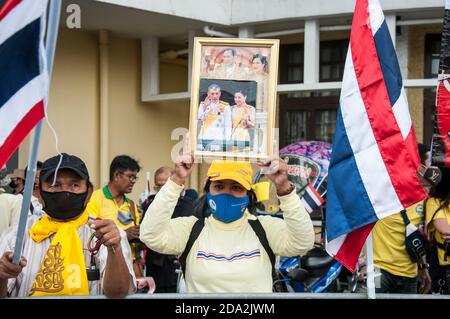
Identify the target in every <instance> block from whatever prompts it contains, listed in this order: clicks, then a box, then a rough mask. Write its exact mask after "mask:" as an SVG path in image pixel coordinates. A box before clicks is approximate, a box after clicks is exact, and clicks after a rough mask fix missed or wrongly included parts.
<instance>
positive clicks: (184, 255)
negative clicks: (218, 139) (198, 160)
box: [141, 155, 314, 293]
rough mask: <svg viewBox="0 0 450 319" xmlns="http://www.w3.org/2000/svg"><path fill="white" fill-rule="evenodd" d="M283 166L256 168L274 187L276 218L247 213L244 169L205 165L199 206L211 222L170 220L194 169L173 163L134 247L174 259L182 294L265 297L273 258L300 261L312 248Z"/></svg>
mask: <svg viewBox="0 0 450 319" xmlns="http://www.w3.org/2000/svg"><path fill="white" fill-rule="evenodd" d="M286 162H287V161H285V160H282V159H280V158H270V159H268V160H266V161H263V162H259V163H258V164H259V166H260V167H261V168H264V169H265V170H266V171H267V176H268V178H269V179H270V180H271V182H272V183H274V185H275V187H276V190H277V196H278V198H279V199H280V207H281V209H282V211H283V219H280V218H277V217H273V216H258V217H256V216H254V215H252V214H250V211H252V207H254V205H255V194H254V192H253V188H252V177H253V176H252V175H253V170H252V167H251V165H250V163H249V162H242V161H226V160H224V161H213V162H212V164H211V166H210V168H209V169H208V181H207V184H206V186H205V189H206V191H207V195H206V197H204V204H205V205H207V206H208V208H209V210H210V212H211V215H210V216H209V217H207V218H205V219H204V220H203V219H198V218H197V217H195V216H189V217H178V218H171V216H172V214H173V211H174V209H175V207H176V204H177V202H178V199H179V197H180V194H181V192H182V191H183V188H184V187H183V186H184V184H185V182H186V179H187V177H188V176H189V175H190V174H191V173H192V170H193V168H194V159H193V157H192V156H191V155H184V156H182V157H180V158H179V159H178V160H177V162H176V168H175V173H174V174H173V175H172V176H171V177H170V179H169V180H168V181H167V182H166V184H165V185H164V186H163V187H162V188H161V190H160V191H159V192H158V194H157V195H156V197H155V199H154V201H153V202H152V204H151V205H150V207H149V208H148V210H147V212H146V214H145V217H144V220H143V221H142V227H141V240H142V242H144V243H145V244H146V245H147V246H148V247H149V248H151V249H153V250H155V251H157V252H159V253H163V254H172V255H177V256H179V258H180V264H181V265H182V267H183V269H184V278H185V282H186V290H187V292H190V293H224V292H229V293H232V292H235V293H245V292H246V293H250V292H268V293H270V292H272V286H273V280H272V279H273V278H272V270H273V268H272V267H273V264H274V259H275V255H278V256H299V255H303V254H305V253H306V252H307V251H308V250H310V249H311V248H312V247H313V245H314V229H313V225H312V222H311V218H310V217H309V214H308V213H307V212H306V210H305V208H304V206H303V204H302V202H301V200H300V198H299V197H298V196H297V193H296V192H295V186H294V185H293V184H292V183H291V182H289V180H288V176H287V163H286ZM255 229H259V234H260V235H261V237H259V235H258V230H255ZM262 233H264V236H265V238H263V236H262ZM193 234H196V238H195V239H194V237H195V236H193ZM262 238H263V239H264V240H262ZM186 247H189V248H188V249H186ZM268 248H270V250H269V249H268Z"/></svg>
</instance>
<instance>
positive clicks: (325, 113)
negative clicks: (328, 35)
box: [280, 39, 348, 147]
mask: <svg viewBox="0 0 450 319" xmlns="http://www.w3.org/2000/svg"><path fill="white" fill-rule="evenodd" d="M347 49H348V39H346V40H338V41H324V42H321V43H320V61H319V62H320V67H319V80H320V81H321V82H335V81H337V82H339V81H342V77H343V75H344V67H345V58H346V55H347ZM303 50H304V47H303V44H289V45H282V46H281V49H280V83H283V84H289V83H301V82H303V64H304V59H303V53H304V52H303ZM339 95H340V92H339V90H330V91H311V92H292V93H288V94H283V95H280V147H284V146H286V145H289V144H292V143H295V142H298V141H302V140H303V141H312V140H316V141H324V142H329V143H332V141H333V137H334V130H335V126H336V116H337V107H338V105H339Z"/></svg>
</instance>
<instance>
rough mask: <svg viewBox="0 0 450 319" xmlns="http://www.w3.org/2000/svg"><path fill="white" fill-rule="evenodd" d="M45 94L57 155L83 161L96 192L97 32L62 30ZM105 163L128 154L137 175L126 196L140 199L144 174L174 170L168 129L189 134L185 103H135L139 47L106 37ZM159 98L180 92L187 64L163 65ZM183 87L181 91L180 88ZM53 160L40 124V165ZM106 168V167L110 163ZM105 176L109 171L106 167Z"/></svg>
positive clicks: (49, 138)
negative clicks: (185, 130)
mask: <svg viewBox="0 0 450 319" xmlns="http://www.w3.org/2000/svg"><path fill="white" fill-rule="evenodd" d="M59 32H60V33H59V36H58V43H57V49H56V55H55V62H54V68H53V77H52V82H51V89H50V99H49V100H50V102H49V107H48V114H49V118H50V121H51V123H52V125H53V127H54V128H55V130H56V133H57V135H58V139H59V149H60V151H61V152H66V153H69V154H74V155H77V156H79V157H80V158H82V159H83V160H84V161H85V163H86V165H87V167H88V169H89V173H90V176H91V180H92V182H93V184H94V187H96V188H97V187H100V186H102V185H100V184H101V183H100V129H99V128H100V110H99V108H100V93H99V92H100V91H99V90H100V86H99V81H100V78H99V77H100V73H99V37H98V33H97V32H95V33H90V32H83V31H74V30H68V29H60V31H59ZM108 52H109V54H108V57H109V67H108V71H109V76H108V81H109V87H108V91H109V92H108V100H109V130H108V131H109V134H108V139H109V143H108V146H109V156H108V157H109V158H108V163H110V162H111V160H112V159H113V158H114V157H115V156H116V155H121V154H127V155H130V156H132V157H133V158H136V159H137V160H138V161H139V162H140V164H141V166H142V167H143V168H142V171H141V173H140V174H139V175H140V180H139V181H138V182H137V184H136V185H135V188H134V191H133V193H132V194H131V195H130V197H131V198H132V199H134V200H138V198H139V195H140V193H141V192H143V191H144V189H145V172H146V171H149V172H150V173H151V177H152V180H151V184H152V185H153V173H154V172H155V170H156V169H157V168H159V167H160V166H163V165H167V166H173V162H172V160H171V157H170V154H171V150H172V147H173V146H174V145H175V144H176V143H178V141H177V140H176V141H172V140H171V133H172V130H173V129H175V128H177V127H184V128H187V127H188V123H189V102H188V101H185V102H173V103H164V104H161V103H160V104H158V103H144V102H142V101H141V43H140V40H138V39H127V38H121V37H116V36H112V35H110V38H109V51H108ZM160 70H161V83H160V86H161V91H162V92H163V91H171V90H172V91H173V89H176V90H179V89H180V90H181V89H182V90H184V91H186V89H187V88H186V86H187V83H186V81H185V80H183V79H186V78H187V64H185V65H183V64H182V63H179V61H178V62H176V63H171V61H166V62H163V63H161V65H160ZM183 85H184V87H183ZM30 140H31V138H30V137H28V138H27V139H26V141H25V142H24V143H23V144H22V145H21V147H20V150H19V167H25V166H26V165H27V163H28V156H29V144H30ZM55 154H56V149H55V142H54V138H53V135H52V133H51V131H50V129H49V127H48V126H47V124H44V128H43V133H42V138H41V142H40V150H39V156H38V158H39V160H45V159H47V158H49V157H50V156H53V155H55ZM108 165H109V164H108ZM107 169H108V171H109V166H108V168H107Z"/></svg>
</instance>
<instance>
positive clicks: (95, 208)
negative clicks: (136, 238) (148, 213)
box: [86, 186, 140, 230]
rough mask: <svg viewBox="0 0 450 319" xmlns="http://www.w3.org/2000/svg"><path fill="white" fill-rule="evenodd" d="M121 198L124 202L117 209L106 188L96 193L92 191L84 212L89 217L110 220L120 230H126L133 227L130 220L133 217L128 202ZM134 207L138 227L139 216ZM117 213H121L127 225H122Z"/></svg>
mask: <svg viewBox="0 0 450 319" xmlns="http://www.w3.org/2000/svg"><path fill="white" fill-rule="evenodd" d="M123 196H124V201H123V203H122V205H120V207H119V206H118V205H117V203H116V201H115V200H114V199H113V197H112V195H111V193H110V192H109V189H108V187H107V186H105V187H103V188H101V189H97V190H96V191H94V193H92V197H91V199H90V201H89V203H88V204H87V207H86V210H87V211H88V214H89V215H90V216H93V217H100V218H103V219H111V220H112V221H114V223H116V225H117V226H118V227H119V228H120V229H122V230H125V229H128V228H130V227H132V226H134V225H135V223H134V222H133V220H132V219H133V217H132V213H131V209H130V201H129V199H128V198H127V197H126V196H125V195H123ZM134 207H135V212H136V225H139V222H140V216H139V213H138V210H137V207H136V204H135V205H134ZM119 212H121V214H122V216H123V217H124V219H123V220H127V221H128V222H127V224H124V223H122V222H121V221H120V220H119V218H118V214H119Z"/></svg>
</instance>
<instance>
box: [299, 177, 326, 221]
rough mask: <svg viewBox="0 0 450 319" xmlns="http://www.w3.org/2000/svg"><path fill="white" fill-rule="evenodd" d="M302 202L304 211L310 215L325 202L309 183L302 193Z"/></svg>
mask: <svg viewBox="0 0 450 319" xmlns="http://www.w3.org/2000/svg"><path fill="white" fill-rule="evenodd" d="M302 202H303V205H304V206H305V209H306V211H307V212H308V213H309V214H311V213H312V212H314V211H315V210H316V209H319V207H320V206H322V204H323V203H324V202H325V198H323V197H322V196H321V195H320V194H319V193H318V192H317V190H316V189H315V188H314V186H313V184H312V183H310V184H309V185H308V186H307V187H306V189H305V192H304V193H303V197H302Z"/></svg>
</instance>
